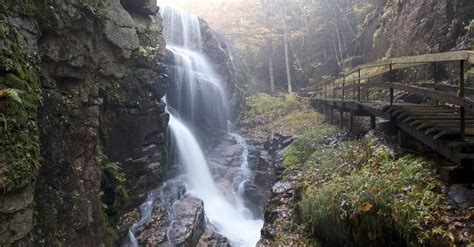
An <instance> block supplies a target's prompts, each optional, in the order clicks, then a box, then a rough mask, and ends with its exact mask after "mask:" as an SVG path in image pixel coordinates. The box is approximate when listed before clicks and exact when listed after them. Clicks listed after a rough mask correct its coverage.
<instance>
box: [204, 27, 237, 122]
mask: <svg viewBox="0 0 474 247" xmlns="http://www.w3.org/2000/svg"><path fill="white" fill-rule="evenodd" d="M199 24H200V25H201V35H202V41H203V51H204V53H205V54H207V55H208V56H209V58H210V59H211V61H213V63H214V64H215V65H216V68H217V72H218V74H219V75H220V76H221V78H220V79H221V82H222V83H223V85H224V87H225V91H226V92H227V97H228V102H229V106H230V107H229V108H230V109H231V110H232V112H230V116H229V117H230V118H231V119H235V118H237V116H238V114H239V111H240V110H241V104H242V103H243V97H244V92H243V90H242V89H243V88H244V84H245V81H244V77H243V75H242V74H241V73H239V71H238V69H237V68H236V64H235V62H234V59H233V54H232V49H231V47H230V46H231V44H230V41H229V40H227V39H226V38H225V37H223V36H222V35H220V34H218V33H216V32H214V31H213V30H212V29H211V28H210V27H209V24H208V23H207V22H206V21H205V20H203V19H199Z"/></svg>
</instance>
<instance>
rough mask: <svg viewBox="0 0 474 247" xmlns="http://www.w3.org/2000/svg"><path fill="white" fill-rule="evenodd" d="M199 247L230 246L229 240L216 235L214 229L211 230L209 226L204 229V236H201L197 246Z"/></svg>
mask: <svg viewBox="0 0 474 247" xmlns="http://www.w3.org/2000/svg"><path fill="white" fill-rule="evenodd" d="M197 246H199V247H206V246H220V247H226V246H231V245H230V243H229V240H228V239H227V238H226V237H224V236H222V235H220V234H218V233H217V232H216V231H215V230H214V229H212V228H211V227H210V226H209V225H208V226H207V227H206V230H205V231H204V234H202V236H201V239H199V242H198V244H197Z"/></svg>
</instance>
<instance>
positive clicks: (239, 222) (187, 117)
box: [125, 6, 263, 247]
mask: <svg viewBox="0 0 474 247" xmlns="http://www.w3.org/2000/svg"><path fill="white" fill-rule="evenodd" d="M161 15H162V18H163V24H164V30H163V32H164V35H165V39H166V41H167V48H168V50H170V51H171V52H172V53H173V55H174V61H175V64H174V70H173V77H172V79H173V83H172V85H171V86H170V88H169V90H168V92H167V94H166V99H165V101H166V103H167V105H168V112H169V114H170V121H169V129H170V133H171V138H172V145H174V150H175V157H176V158H175V160H174V161H175V162H176V165H178V166H179V167H180V168H183V169H182V170H183V172H184V174H183V175H182V176H180V177H178V178H175V179H182V181H184V183H185V184H186V193H189V194H190V195H192V196H195V197H197V198H199V199H201V200H203V202H204V212H205V215H206V217H207V219H208V222H209V224H211V225H212V226H213V227H212V228H213V229H215V230H216V231H217V232H218V233H219V234H221V235H223V236H225V237H227V239H228V240H229V241H230V243H231V244H232V245H234V246H255V245H256V243H257V242H258V240H259V239H260V229H261V228H262V226H263V221H262V220H255V219H253V216H252V214H251V213H250V211H249V210H248V209H247V208H246V207H245V204H244V202H243V198H242V195H243V190H244V185H245V183H246V182H247V181H248V179H249V178H250V175H251V172H250V170H249V168H248V161H247V156H248V148H247V146H246V143H245V140H244V139H243V138H242V137H240V136H238V135H237V134H230V135H231V136H233V137H234V139H235V140H236V142H237V143H238V144H239V145H241V146H242V148H243V152H242V155H241V159H240V162H241V164H242V165H241V167H240V172H239V173H238V175H237V176H236V178H234V184H236V185H237V186H236V187H237V193H236V194H237V205H233V204H232V203H231V202H229V201H228V200H227V199H226V198H225V197H224V196H223V193H222V192H221V191H219V189H218V188H217V186H216V184H215V181H214V179H213V177H212V174H211V172H210V169H209V167H208V163H207V161H206V157H205V155H204V152H203V150H202V148H201V147H200V145H199V141H198V139H197V137H196V135H195V134H194V133H193V130H197V129H199V130H202V129H207V130H208V132H209V131H213V132H214V133H215V134H218V133H220V132H216V131H221V132H227V122H228V120H227V115H228V114H227V112H228V106H227V100H226V95H225V90H224V88H223V87H222V85H221V82H220V79H219V76H218V74H217V73H216V71H215V68H214V67H213V65H212V63H211V62H210V61H209V59H208V58H207V57H206V55H205V54H204V53H203V43H202V37H201V29H200V25H199V19H198V18H197V17H196V16H194V15H190V14H187V13H184V12H182V11H179V10H177V9H174V8H172V7H166V6H165V7H162V8H161ZM230 189H232V188H230ZM158 191H159V190H158ZM177 195H179V193H177ZM178 198H179V197H176V199H178ZM159 199H161V198H159V193H157V192H156V191H154V192H152V193H151V194H150V195H149V197H148V199H147V200H146V202H145V203H144V204H143V205H142V206H141V207H140V220H139V221H138V222H137V223H135V224H134V225H133V226H132V227H131V229H130V231H129V238H128V242H127V243H126V244H125V246H133V247H136V246H138V244H139V243H138V241H137V239H136V238H135V234H136V232H137V231H139V230H140V228H141V227H142V226H143V225H144V224H145V223H146V222H148V221H149V220H150V219H151V218H152V213H153V210H154V207H155V206H154V203H153V202H154V201H156V200H159Z"/></svg>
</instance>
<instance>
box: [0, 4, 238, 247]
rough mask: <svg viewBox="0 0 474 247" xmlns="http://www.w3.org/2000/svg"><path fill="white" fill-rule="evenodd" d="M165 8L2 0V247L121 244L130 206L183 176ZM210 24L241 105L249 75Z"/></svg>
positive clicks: (208, 38)
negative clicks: (172, 139) (169, 99)
mask: <svg viewBox="0 0 474 247" xmlns="http://www.w3.org/2000/svg"><path fill="white" fill-rule="evenodd" d="M158 11H159V8H158V7H157V6H156V0H105V1H97V0H66V1H57V0H48V1H42V0H37V1H36V0H20V1H3V0H0V14H1V15H0V135H1V138H0V190H1V191H2V193H1V194H0V222H1V224H0V245H1V246H18V245H28V244H32V245H39V246H42V245H45V246H61V245H65V246H71V245H74V246H100V245H107V246H108V245H112V244H114V242H115V241H118V239H120V238H121V236H123V233H124V232H125V230H126V229H127V227H129V225H130V224H131V223H133V222H131V221H130V219H128V222H125V224H122V223H123V222H122V219H123V217H122V215H124V214H125V213H126V212H132V213H133V212H136V210H135V209H136V208H137V207H138V205H139V204H141V203H142V202H143V201H144V199H145V198H146V197H147V195H148V194H149V193H150V191H152V190H154V189H156V188H158V187H159V186H160V185H161V183H162V182H163V181H164V180H165V179H167V178H169V177H171V176H172V175H175V174H174V173H175V172H174V171H175V170H176V168H175V167H171V165H170V164H168V150H167V145H168V143H167V142H168V140H167V139H168V135H167V127H168V120H169V116H168V114H167V113H166V112H165V104H164V103H163V102H162V101H161V99H162V97H163V96H164V95H165V94H166V92H167V89H168V85H169V84H170V83H172V82H171V81H170V80H169V79H168V78H169V77H171V76H169V74H170V73H171V71H170V70H171V69H170V67H171V66H172V64H173V63H174V61H172V55H171V54H170V52H169V51H167V50H166V48H165V46H166V44H165V41H164V39H163V37H162V35H161V33H162V21H161V18H160V15H159V14H158ZM201 28H202V33H203V41H204V44H205V53H206V54H207V55H208V56H209V57H210V58H211V60H212V62H213V64H214V65H215V66H216V67H217V68H218V74H219V75H220V76H221V78H222V81H223V84H224V85H225V89H226V91H227V93H228V95H229V98H230V101H231V103H230V105H231V107H232V108H234V107H235V106H238V105H239V104H240V103H241V100H242V94H241V92H242V91H241V90H240V85H241V84H242V81H241V80H239V77H238V76H237V72H236V68H235V67H234V66H233V64H232V58H231V56H230V55H229V53H228V51H227V47H225V43H224V42H223V41H222V40H220V39H219V38H218V35H217V34H216V33H214V32H213V31H212V30H211V29H210V27H209V26H208V25H207V23H206V22H205V21H204V20H202V21H201ZM234 115H237V113H234ZM135 216H136V215H135ZM125 221H127V220H125ZM127 224H128V225H127ZM115 243H117V242H115Z"/></svg>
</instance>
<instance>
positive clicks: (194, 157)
mask: <svg viewBox="0 0 474 247" xmlns="http://www.w3.org/2000/svg"><path fill="white" fill-rule="evenodd" d="M169 126H170V129H171V131H172V134H173V136H174V140H175V142H176V146H177V150H178V156H179V159H180V164H181V165H183V166H184V167H185V168H186V173H187V174H186V175H187V180H188V182H189V186H188V193H190V194H192V195H193V196H196V197H198V198H200V199H202V200H203V201H204V210H205V213H206V216H207V217H208V219H209V222H210V223H211V224H212V225H213V226H215V227H216V229H217V230H218V231H219V233H220V234H222V235H223V236H225V237H227V238H228V239H229V240H230V241H231V243H232V244H234V245H236V246H255V244H256V243H257V242H258V240H259V239H260V229H261V228H262V225H263V221H261V220H253V219H251V217H249V216H246V215H244V214H242V213H241V210H239V207H238V206H237V205H231V204H230V203H229V202H228V201H227V200H226V199H224V197H223V196H222V195H221V194H220V193H219V191H218V189H217V187H216V185H215V183H214V180H213V179H212V176H211V173H210V171H209V168H208V166H207V162H206V159H205V158H204V154H203V152H202V150H201V148H200V147H199V144H198V142H197V141H196V139H195V138H194V136H193V135H192V133H191V132H190V131H189V129H188V128H186V126H185V125H184V124H183V123H181V122H180V121H178V120H177V119H176V118H175V117H173V116H171V118H170V122H169Z"/></svg>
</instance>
